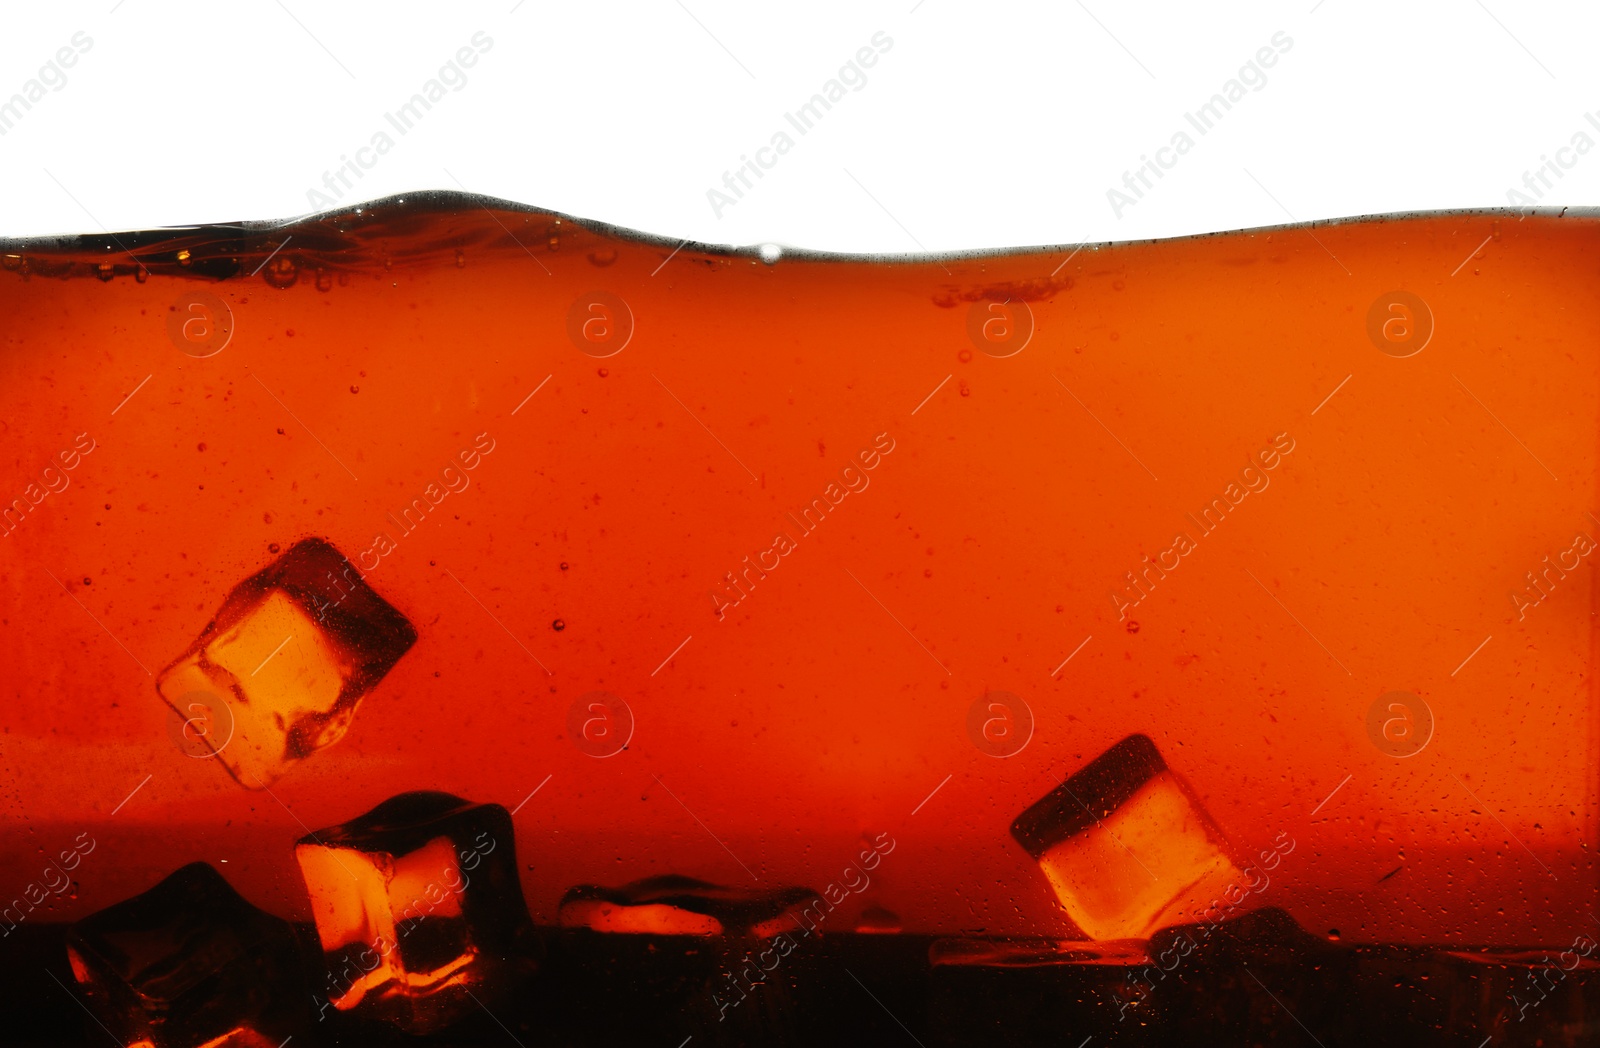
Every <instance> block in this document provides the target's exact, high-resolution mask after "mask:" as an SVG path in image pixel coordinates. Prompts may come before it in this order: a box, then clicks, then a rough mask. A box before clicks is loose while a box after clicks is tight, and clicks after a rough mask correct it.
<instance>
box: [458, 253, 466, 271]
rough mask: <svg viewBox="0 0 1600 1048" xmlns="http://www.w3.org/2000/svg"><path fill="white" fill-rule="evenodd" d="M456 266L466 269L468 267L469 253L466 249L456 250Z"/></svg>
mask: <svg viewBox="0 0 1600 1048" xmlns="http://www.w3.org/2000/svg"><path fill="white" fill-rule="evenodd" d="M456 268H457V269H466V268H467V253H466V252H465V251H462V250H460V249H459V248H458V249H457V250H456Z"/></svg>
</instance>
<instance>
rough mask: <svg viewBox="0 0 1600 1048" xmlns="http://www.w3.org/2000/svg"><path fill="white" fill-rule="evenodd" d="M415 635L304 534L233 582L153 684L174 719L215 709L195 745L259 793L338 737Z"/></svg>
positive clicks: (347, 567) (332, 553) (337, 557)
mask: <svg viewBox="0 0 1600 1048" xmlns="http://www.w3.org/2000/svg"><path fill="white" fill-rule="evenodd" d="M416 639H417V633H416V630H415V629H413V628H412V626H411V623H410V622H408V621H407V620H406V618H405V616H404V615H402V614H400V612H398V611H396V610H395V609H394V608H393V607H391V606H390V605H389V603H388V602H387V601H385V600H384V599H383V598H382V597H380V596H378V594H377V593H376V592H375V591H374V590H373V589H372V588H371V587H370V586H368V585H367V584H366V582H365V581H363V579H362V578H361V574H360V573H359V572H358V571H356V570H355V568H354V567H353V566H352V565H351V564H350V562H349V561H347V560H346V559H345V558H344V556H343V555H342V554H340V553H339V551H338V550H336V549H334V548H333V546H331V545H329V544H328V543H327V542H325V541H324V540H322V539H315V538H313V539H305V540H303V541H301V542H297V543H295V544H294V545H293V546H291V547H290V548H289V550H288V552H286V553H284V554H283V556H281V557H279V558H278V559H277V560H275V561H273V562H272V563H271V564H270V565H268V566H267V567H266V569H265V570H263V571H260V572H257V573H256V574H255V575H252V576H251V577H250V578H248V579H246V580H244V581H243V582H241V583H240V584H239V585H237V586H235V587H234V589H233V592H232V593H230V594H228V598H227V600H226V601H224V602H223V605H222V610H221V611H219V612H218V613H217V615H216V617H215V618H214V619H212V620H211V622H210V623H208V624H207V625H206V628H205V630H204V631H203V632H202V633H201V634H200V639H199V640H197V641H196V642H195V643H194V646H193V647H191V648H190V649H189V650H188V651H187V652H186V653H184V654H183V655H182V656H181V657H179V658H178V659H177V660H176V661H174V662H173V663H172V665H170V666H168V667H167V668H166V669H165V670H163V671H162V672H161V676H160V677H159V678H158V679H157V681H156V688H157V690H158V691H159V692H160V693H161V697H162V699H164V700H165V701H166V702H167V704H168V705H169V706H171V707H172V708H173V709H174V710H176V711H177V712H178V715H179V716H180V717H184V718H189V717H190V716H191V714H192V713H193V712H194V711H196V710H198V709H202V708H203V709H205V710H207V711H209V712H210V713H212V714H215V713H216V711H217V710H218V709H219V707H222V706H225V707H226V709H227V712H228V713H229V714H231V716H228V717H220V718H215V719H214V721H213V722H212V727H213V733H212V734H209V735H207V736H206V738H205V742H206V743H207V744H208V745H209V746H210V748H211V749H212V750H213V751H214V752H215V753H216V756H217V758H218V759H219V760H220V761H221V762H222V765H223V766H224V767H225V768H227V769H228V771H229V772H231V773H232V775H233V777H234V778H235V779H237V780H238V781H239V782H240V784H242V785H244V786H246V787H248V788H250V789H260V788H264V787H266V786H270V785H271V784H272V783H273V782H274V781H275V780H276V779H278V778H279V777H280V776H281V775H283V774H284V773H285V772H286V771H288V770H289V769H290V768H292V767H293V766H294V765H295V763H296V762H297V761H300V760H304V759H305V758H306V757H309V756H310V755H311V754H313V753H315V752H316V751H317V750H319V749H322V748H323V747H324V746H328V745H331V744H332V743H334V742H337V741H338V740H339V738H340V737H341V736H343V735H344V733H345V731H346V730H347V729H348V728H349V726H350V721H351V719H352V718H353V717H354V716H355V712H356V706H357V704H358V703H359V702H360V701H361V697H362V696H363V695H365V694H366V693H367V692H369V691H371V690H372V688H373V687H374V686H375V685H376V684H377V683H378V681H379V680H381V679H382V678H383V675H384V674H386V673H388V672H389V670H390V668H391V667H393V666H394V664H395V663H396V662H397V661H398V660H399V659H400V656H402V655H404V654H405V653H406V650H407V649H409V648H410V647H411V645H412V644H413V643H415V642H416ZM219 700H220V701H219ZM186 723H187V721H186Z"/></svg>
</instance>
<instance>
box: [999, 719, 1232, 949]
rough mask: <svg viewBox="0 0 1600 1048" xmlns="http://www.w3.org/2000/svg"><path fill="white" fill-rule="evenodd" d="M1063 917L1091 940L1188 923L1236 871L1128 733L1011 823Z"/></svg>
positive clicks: (1171, 776) (1161, 766) (1162, 764)
mask: <svg viewBox="0 0 1600 1048" xmlns="http://www.w3.org/2000/svg"><path fill="white" fill-rule="evenodd" d="M1011 835H1012V836H1013V837H1015V838H1016V839H1017V842H1018V843H1019V844H1021V845H1022V846H1023V847H1024V848H1026V849H1027V850H1028V853H1029V854H1030V855H1032V856H1033V857H1034V858H1035V859H1036V860H1038V862H1039V865H1040V866H1041V867H1042V868H1043V870H1044V874H1045V876H1046V877H1047V878H1048V879H1049V881H1050V885H1051V887H1052V888H1054V889H1055V893H1056V898H1057V899H1059V900H1060V902H1061V906H1062V908H1063V909H1065V910H1066V911H1067V915H1068V916H1069V917H1071V918H1072V920H1073V921H1074V922H1075V923H1076V924H1077V925H1078V927H1079V928H1081V929H1082V930H1083V931H1084V933H1085V934H1087V935H1088V936H1089V937H1090V938H1093V939H1102V940H1104V939H1128V938H1140V939H1142V938H1148V937H1149V936H1150V934H1151V933H1152V932H1153V931H1155V930H1156V929H1157V928H1161V927H1163V926H1165V925H1169V924H1175V923H1178V922H1181V921H1186V920H1194V919H1195V915H1196V914H1198V913H1200V912H1203V911H1205V910H1206V908H1207V907H1208V906H1209V905H1210V904H1211V903H1212V902H1213V901H1214V900H1216V899H1217V898H1219V897H1221V895H1222V894H1223V892H1224V890H1225V889H1226V888H1227V887H1228V886H1229V885H1230V884H1232V885H1241V886H1242V885H1245V884H1248V883H1252V882H1249V881H1247V879H1246V878H1244V876H1243V875H1242V874H1241V873H1240V872H1239V870H1238V867H1237V866H1236V864H1235V863H1234V861H1233V859H1232V858H1231V856H1230V854H1229V849H1228V846H1227V844H1226V842H1225V841H1224V840H1223V837H1222V834H1221V832H1220V831H1219V830H1218V829H1217V828H1216V826H1215V825H1214V824H1213V823H1212V822H1211V819H1210V818H1209V817H1208V816H1207V815H1206V813H1205V811H1204V809H1203V808H1201V806H1200V802H1199V801H1198V800H1197V799H1196V798H1195V796H1194V793H1193V791H1192V790H1191V789H1190V788H1189V786H1188V784H1187V783H1185V782H1184V781H1183V780H1182V779H1181V778H1179V777H1178V775H1177V774H1176V773H1174V772H1173V771H1171V770H1170V769H1169V768H1168V767H1167V764H1166V761H1164V760H1162V758H1161V754H1160V752H1159V751H1158V750H1157V749H1156V746H1155V743H1153V742H1151V741H1150V739H1149V738H1147V737H1146V736H1144V735H1130V736H1128V737H1127V738H1125V739H1123V740H1122V741H1121V742H1119V743H1117V744H1116V745H1115V746H1113V747H1111V748H1110V749H1109V750H1107V751H1106V752H1105V753H1103V754H1101V755H1100V756H1099V757H1096V758H1095V759H1094V760H1093V761H1090V762H1089V763H1088V764H1087V765H1085V766H1084V767H1083V768H1082V769H1080V770H1079V771H1078V772H1077V774H1075V775H1073V776H1072V777H1071V778H1070V779H1068V780H1067V781H1066V782H1065V783H1063V784H1062V785H1061V786H1059V787H1057V788H1056V789H1054V790H1052V791H1051V792H1050V793H1049V794H1047V795H1046V796H1045V797H1044V798H1043V799H1041V800H1040V801H1039V802H1038V803H1037V804H1035V805H1033V807H1031V808H1029V809H1028V810H1027V811H1025V812H1023V813H1022V814H1021V815H1020V816H1018V817H1017V820H1016V822H1014V823H1012V825H1011Z"/></svg>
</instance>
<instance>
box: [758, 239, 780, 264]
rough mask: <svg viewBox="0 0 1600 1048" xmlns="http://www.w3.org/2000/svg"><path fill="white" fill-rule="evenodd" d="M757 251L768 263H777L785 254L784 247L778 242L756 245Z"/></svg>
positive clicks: (762, 259)
mask: <svg viewBox="0 0 1600 1048" xmlns="http://www.w3.org/2000/svg"><path fill="white" fill-rule="evenodd" d="M756 253H757V254H759V255H760V256H761V261H763V262H765V263H766V264H767V265H769V266H770V265H775V264H776V263H777V261H778V259H779V258H781V257H782V256H783V248H781V247H779V246H778V245H777V244H761V245H759V246H757V247H756Z"/></svg>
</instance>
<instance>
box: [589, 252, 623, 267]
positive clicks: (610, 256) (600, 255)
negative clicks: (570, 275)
mask: <svg viewBox="0 0 1600 1048" xmlns="http://www.w3.org/2000/svg"><path fill="white" fill-rule="evenodd" d="M616 260H617V249H616V248H614V247H597V248H595V249H594V250H593V251H591V252H589V261H590V262H592V263H593V264H594V265H597V266H609V265H610V264H611V263H613V262H615V261H616Z"/></svg>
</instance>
